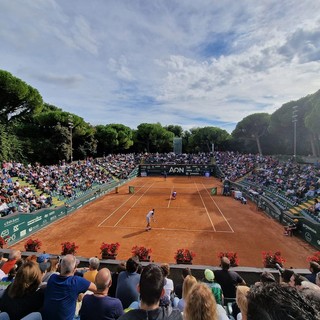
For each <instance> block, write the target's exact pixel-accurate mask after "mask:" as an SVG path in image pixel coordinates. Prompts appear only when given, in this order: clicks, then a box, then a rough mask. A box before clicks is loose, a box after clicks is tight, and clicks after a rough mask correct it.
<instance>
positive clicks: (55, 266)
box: [47, 258, 59, 272]
mask: <svg viewBox="0 0 320 320" xmlns="http://www.w3.org/2000/svg"><path fill="white" fill-rule="evenodd" d="M49 264H50V265H49V267H48V269H47V272H56V271H57V269H58V265H59V260H58V258H50V259H49Z"/></svg>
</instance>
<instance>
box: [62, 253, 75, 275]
mask: <svg viewBox="0 0 320 320" xmlns="http://www.w3.org/2000/svg"><path fill="white" fill-rule="evenodd" d="M76 264H77V259H76V257H75V256H74V255H72V254H67V255H66V256H64V257H63V258H62V259H61V261H60V273H61V275H72V274H73V273H74V271H75V269H76Z"/></svg>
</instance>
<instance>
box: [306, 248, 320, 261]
mask: <svg viewBox="0 0 320 320" xmlns="http://www.w3.org/2000/svg"><path fill="white" fill-rule="evenodd" d="M307 261H308V262H311V261H314V262H317V263H319V264H320V251H316V252H315V253H314V254H313V255H312V256H309V257H308V258H307Z"/></svg>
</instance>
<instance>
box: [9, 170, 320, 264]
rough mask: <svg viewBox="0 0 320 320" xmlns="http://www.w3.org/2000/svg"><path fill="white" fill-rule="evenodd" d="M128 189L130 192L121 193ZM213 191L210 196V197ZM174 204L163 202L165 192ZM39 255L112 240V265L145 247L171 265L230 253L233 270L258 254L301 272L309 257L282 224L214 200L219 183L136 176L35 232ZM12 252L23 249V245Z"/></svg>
mask: <svg viewBox="0 0 320 320" xmlns="http://www.w3.org/2000/svg"><path fill="white" fill-rule="evenodd" d="M129 186H131V187H134V193H132V194H131V193H129ZM213 187H217V188H218V193H217V195H212V194H211V189H212V188H213ZM173 191H176V192H177V198H176V199H175V200H173V199H171V193H172V192H173ZM153 208H154V209H155V220H156V221H155V222H152V223H151V226H152V230H151V231H149V232H146V231H145V227H146V214H147V213H148V211H149V210H151V209H153ZM34 237H37V238H39V239H40V240H41V241H42V243H43V245H42V248H41V250H45V251H46V252H49V253H56V254H60V252H61V245H60V244H61V243H62V242H64V241H74V242H75V243H76V244H77V245H78V246H79V249H78V250H77V255H79V256H83V257H90V256H98V257H100V250H99V247H100V245H101V243H102V242H106V243H111V242H119V243H120V249H119V254H118V259H119V260H126V259H127V258H128V257H130V255H131V248H132V247H133V246H135V245H139V246H146V247H148V248H151V249H152V253H151V259H152V260H154V261H155V262H159V263H160V262H169V263H175V260H174V254H175V251H176V250H177V249H179V248H188V249H190V250H192V251H194V252H195V254H196V257H195V258H194V261H193V263H194V264H200V265H218V262H219V261H218V258H217V255H218V253H219V252H220V251H233V252H237V253H238V256H239V259H240V266H250V267H263V265H262V251H277V250H280V251H281V253H282V256H283V257H284V258H285V259H286V261H287V262H286V264H285V266H286V267H293V268H306V267H307V265H308V263H307V262H306V258H307V256H308V255H311V253H313V252H314V251H316V250H315V249H314V248H312V247H311V246H310V245H308V244H307V243H305V242H304V241H302V240H300V239H298V238H296V237H286V236H284V235H283V226H281V225H280V224H278V223H277V222H275V221H273V220H272V219H271V218H269V217H267V216H266V215H265V214H264V213H263V212H261V211H258V210H257V208H256V205H255V204H254V203H251V202H250V201H249V202H248V203H247V204H246V205H245V204H241V203H240V202H239V201H237V200H235V199H233V198H232V197H225V196H222V195H221V182H220V181H219V180H218V179H215V178H212V177H210V178H208V177H193V176H192V177H167V178H166V179H165V178H163V177H140V178H136V179H134V180H132V181H131V182H130V183H129V184H127V185H123V186H122V187H120V188H119V191H118V193H115V192H112V193H109V194H107V195H105V196H103V197H101V198H99V199H98V200H96V201H94V202H92V203H90V204H88V205H86V206H85V207H83V208H81V209H79V210H78V211H76V212H74V213H72V214H70V215H69V216H67V217H65V218H64V219H62V220H59V221H57V222H55V223H53V224H52V225H50V226H48V227H46V228H45V229H43V230H41V231H39V232H37V233H36V234H35V235H34ZM14 247H16V248H19V249H23V241H22V242H20V243H18V244H16V245H15V246H14Z"/></svg>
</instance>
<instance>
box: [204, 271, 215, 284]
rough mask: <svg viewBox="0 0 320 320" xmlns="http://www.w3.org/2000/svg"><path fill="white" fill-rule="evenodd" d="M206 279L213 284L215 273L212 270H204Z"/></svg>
mask: <svg viewBox="0 0 320 320" xmlns="http://www.w3.org/2000/svg"><path fill="white" fill-rule="evenodd" d="M204 277H205V278H206V280H207V281H209V282H213V280H214V273H213V271H211V270H210V269H206V270H204Z"/></svg>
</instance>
